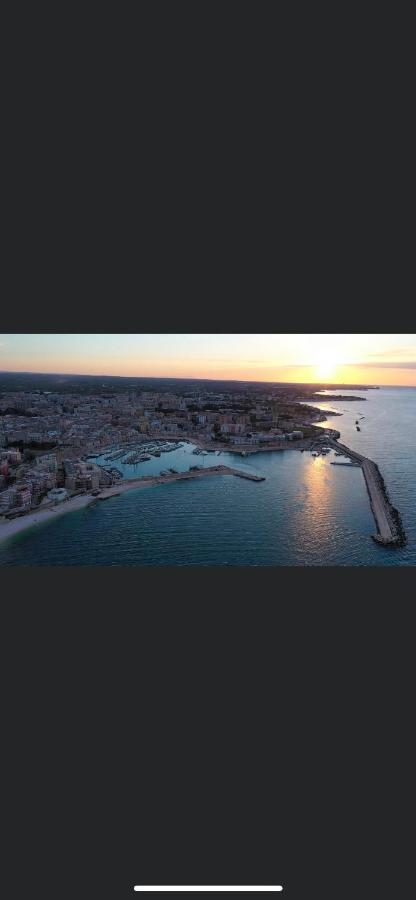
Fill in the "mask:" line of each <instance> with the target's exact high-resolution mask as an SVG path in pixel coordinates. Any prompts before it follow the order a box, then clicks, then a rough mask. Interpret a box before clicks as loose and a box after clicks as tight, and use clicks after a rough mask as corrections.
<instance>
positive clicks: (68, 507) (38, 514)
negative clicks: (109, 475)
mask: <svg viewBox="0 0 416 900" xmlns="http://www.w3.org/2000/svg"><path fill="white" fill-rule="evenodd" d="M236 472H238V470H235V469H231V468H230V467H229V466H221V465H219V466H213V467H212V468H210V469H202V470H198V471H194V472H178V473H176V474H173V473H172V474H170V475H149V476H144V477H142V478H131V479H128V480H126V481H121V482H119V483H118V484H115V485H113V487H110V488H104V489H103V490H102V491H100V493H99V494H98V496H93V495H92V494H81V495H80V496H78V497H72V499H71V500H65V501H64V502H63V503H60V504H57V505H56V506H54V507H52V508H48V509H39V510H33V512H30V513H27V514H26V515H23V516H18V517H17V518H16V519H5V518H3V519H0V544H1V543H2V542H4V541H6V540H9V538H12V537H14V536H15V535H17V534H20V532H22V531H25V530H26V529H27V528H33V527H34V526H36V525H44V524H46V523H47V522H50V521H53V519H56V518H58V517H59V516H62V515H65V514H66V513H70V512H76V511H77V510H79V509H82V508H83V507H84V506H89V505H90V504H91V503H99V502H101V501H102V500H108V499H109V498H110V497H117V496H118V495H120V494H124V493H125V492H126V491H131V490H137V489H138V488H146V487H154V486H155V485H157V484H169V483H171V482H173V481H184V480H187V479H189V478H206V477H207V476H213V475H235V474H236Z"/></svg>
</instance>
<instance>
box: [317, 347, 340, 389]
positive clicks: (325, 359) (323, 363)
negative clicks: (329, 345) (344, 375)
mask: <svg viewBox="0 0 416 900" xmlns="http://www.w3.org/2000/svg"><path fill="white" fill-rule="evenodd" d="M337 366H338V360H337V357H336V354H335V353H334V352H333V351H331V350H326V349H325V350H321V352H320V353H319V354H318V357H317V366H316V371H317V375H318V378H319V379H320V380H322V381H328V380H329V379H331V378H333V377H334V376H335V375H336V371H337Z"/></svg>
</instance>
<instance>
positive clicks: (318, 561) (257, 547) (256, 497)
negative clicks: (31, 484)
mask: <svg viewBox="0 0 416 900" xmlns="http://www.w3.org/2000/svg"><path fill="white" fill-rule="evenodd" d="M342 392H343V391H342V389H341V388H340V389H339V391H338V392H332V393H331V392H322V394H321V397H322V400H321V402H320V403H319V404H316V403H315V404H313V405H315V406H316V405H319V406H320V407H321V409H322V410H323V412H325V414H326V417H327V418H326V420H325V421H324V422H322V423H321V425H322V427H331V428H335V429H337V431H339V432H340V433H341V440H342V441H343V442H345V443H346V444H347V445H348V446H349V447H351V448H353V449H356V450H358V451H359V452H360V453H363V454H364V455H366V456H369V457H370V458H371V459H373V460H374V461H375V462H376V463H377V464H378V466H379V468H380V471H381V473H382V475H383V477H384V480H385V483H386V487H387V490H388V493H389V496H390V499H391V501H392V503H393V505H394V506H396V507H397V509H398V510H399V512H400V514H401V517H402V521H403V524H404V528H405V531H406V534H407V544H406V546H404V547H402V548H399V549H392V548H384V547H382V546H380V545H378V544H376V543H375V542H374V541H373V540H372V535H373V534H374V533H375V523H374V519H373V516H372V513H371V509H370V504H369V498H368V494H367V490H366V486H365V482H364V478H363V475H362V472H361V469H359V468H354V467H351V468H349V467H347V466H333V465H331V462H334V460H335V456H334V454H333V453H332V452H331V453H330V454H328V455H327V456H319V457H313V456H312V455H311V453H309V452H304V453H301V452H298V451H294V450H284V451H278V452H259V453H256V454H253V455H250V456H247V457H242V456H240V455H236V454H234V453H232V454H231V453H227V452H222V453H221V454H220V455H218V452H215V453H210V454H208V455H206V456H203V457H202V456H195V455H194V454H193V450H194V449H195V448H194V445H193V444H190V443H183V444H182V446H181V447H180V448H179V449H177V450H174V451H173V452H170V453H162V455H161V457H160V458H157V457H155V458H152V459H151V460H150V461H147V462H143V463H139V464H138V465H135V466H122V465H120V464H118V463H117V462H115V463H113V465H115V466H117V467H118V468H119V469H120V471H122V472H123V475H124V477H126V478H137V477H138V476H140V475H150V474H158V473H159V472H160V471H162V470H165V471H166V470H167V469H168V468H174V469H176V470H177V471H185V470H187V469H189V467H190V466H191V465H203V466H205V467H207V466H212V465H218V463H222V464H224V465H230V466H233V467H238V468H241V469H244V470H245V471H251V472H255V473H256V474H259V475H262V476H265V479H266V480H265V481H262V482H252V481H248V480H244V479H241V478H235V477H233V476H220V475H219V476H218V477H217V476H213V477H212V478H207V479H203V478H201V479H196V480H189V481H178V482H173V483H169V484H165V485H156V486H154V487H149V488H146V489H145V490H142V489H139V490H134V489H132V490H131V491H128V492H126V493H124V494H122V495H120V496H118V497H114V498H111V499H109V500H106V501H105V502H97V503H96V504H94V505H92V506H89V507H85V508H83V509H81V510H78V511H76V512H71V513H68V514H66V515H63V516H61V517H60V518H58V519H56V520H55V521H53V522H48V523H45V524H43V525H39V526H35V527H34V528H31V529H28V530H27V531H25V532H22V533H21V534H20V535H17V536H15V537H13V538H10V540H9V541H7V542H5V543H3V544H0V565H3V566H68V565H69V566H103V565H104V566H403V565H405V566H413V565H416V388H382V389H377V390H368V391H364V392H353V391H348V392H347V391H344V392H345V393H348V394H349V395H351V394H354V395H355V396H357V397H362V398H363V399H362V400H358V401H353V402H351V401H344V402H343V401H337V400H336V399H333V394H334V393H342ZM336 413H338V415H335V414H336ZM339 414H340V415H339ZM357 421H358V423H359V428H360V431H358V430H357V426H356V422H357ZM98 461H102V460H100V459H98Z"/></svg>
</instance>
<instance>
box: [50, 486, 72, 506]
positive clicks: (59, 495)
mask: <svg viewBox="0 0 416 900" xmlns="http://www.w3.org/2000/svg"><path fill="white" fill-rule="evenodd" d="M47 497H48V500H51V501H52V502H55V503H62V501H63V500H66V499H67V497H68V491H67V490H65V488H53V489H52V490H51V491H49V493H48V495H47Z"/></svg>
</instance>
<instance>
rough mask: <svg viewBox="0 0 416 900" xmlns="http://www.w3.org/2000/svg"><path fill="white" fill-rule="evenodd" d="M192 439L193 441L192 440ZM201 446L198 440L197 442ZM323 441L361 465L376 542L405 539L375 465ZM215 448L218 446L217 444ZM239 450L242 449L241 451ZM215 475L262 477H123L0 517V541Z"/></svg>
mask: <svg viewBox="0 0 416 900" xmlns="http://www.w3.org/2000/svg"><path fill="white" fill-rule="evenodd" d="M195 443H196V442H195ZM198 443H199V446H201V443H202V442H201V441H200V442H198ZM313 443H314V441H313V440H311V439H308V440H306V441H298V442H296V444H292V445H291V446H287V445H286V446H276V445H275V446H270V445H269V446H268V447H256V448H250V449H248V448H247V449H243V448H242V447H240V448H239V449H234V448H233V450H231V452H234V453H236V454H238V455H240V456H241V455H243V456H248V455H251V454H252V453H262V452H263V453H264V452H269V453H270V452H277V451H279V450H289V449H291V450H297V451H298V452H299V451H305V450H310V449H311V447H312V445H313ZM327 443H328V444H329V446H332V447H333V449H335V450H338V451H339V450H340V451H341V452H342V453H343V455H345V456H347V457H349V458H350V459H353V460H354V461H355V462H356V463H357V464H358V465H359V466H360V467H361V469H362V472H363V475H364V480H365V483H366V487H367V492H368V495H369V500H370V507H371V510H372V513H373V517H374V520H375V523H376V527H377V534H376V535H374V536H373V538H374V540H375V541H376V542H377V543H380V544H383V545H384V546H390V547H400V546H404V544H405V543H406V534H405V531H404V527H403V523H402V520H401V516H400V513H399V511H398V510H397V509H395V508H394V507H393V506H392V504H391V502H390V499H389V496H388V493H387V489H386V485H385V482H384V479H383V477H382V475H381V472H380V470H379V468H378V466H377V465H376V464H375V463H374V462H373V461H372V460H370V459H368V458H367V457H364V456H362V455H361V454H359V453H357V452H356V451H353V450H351V449H350V448H349V447H347V446H346V445H345V444H342V443H341V442H339V438H334V437H332V438H331V437H328V438H327ZM216 449H219V448H218V447H217V448H216ZM242 450H243V452H242ZM224 451H225V452H230V450H229V448H228V447H227V448H224ZM218 475H237V476H238V477H244V478H248V479H250V480H252V481H263V480H264V479H263V478H262V477H259V476H256V475H249V474H247V473H244V472H242V470H238V469H234V468H231V467H230V466H227V465H221V464H218V465H216V466H211V467H209V468H206V469H198V470H188V471H186V472H176V473H174V474H173V473H171V474H169V475H167V474H166V475H148V476H146V475H145V476H142V477H140V478H135V479H126V480H124V481H121V482H118V483H117V484H115V485H113V486H112V487H108V488H103V489H102V490H101V491H100V492H99V493H98V494H95V495H93V494H92V493H88V494H81V495H79V496H77V497H73V498H71V499H70V500H67V501H64V502H63V503H61V504H59V505H57V506H55V507H52V508H48V509H44V510H38V511H36V510H34V511H33V512H30V513H27V514H25V515H22V516H18V517H16V518H15V519H11V520H3V521H1V520H0V544H2V543H3V542H4V541H7V540H9V539H10V538H12V537H14V536H16V535H18V534H20V533H21V532H23V531H25V530H27V529H28V528H31V527H34V526H36V525H41V524H44V523H47V522H49V521H51V520H53V519H55V518H57V517H59V516H62V515H65V514H66V513H70V512H75V511H77V510H79V509H83V508H84V507H86V506H89V505H91V504H94V503H99V502H102V501H104V500H107V499H110V498H111V497H117V496H119V495H121V494H123V493H125V492H126V491H131V490H138V489H142V488H146V487H154V486H156V485H164V484H170V483H172V482H174V481H185V480H190V479H195V478H206V477H209V476H211V477H212V476H218Z"/></svg>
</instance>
